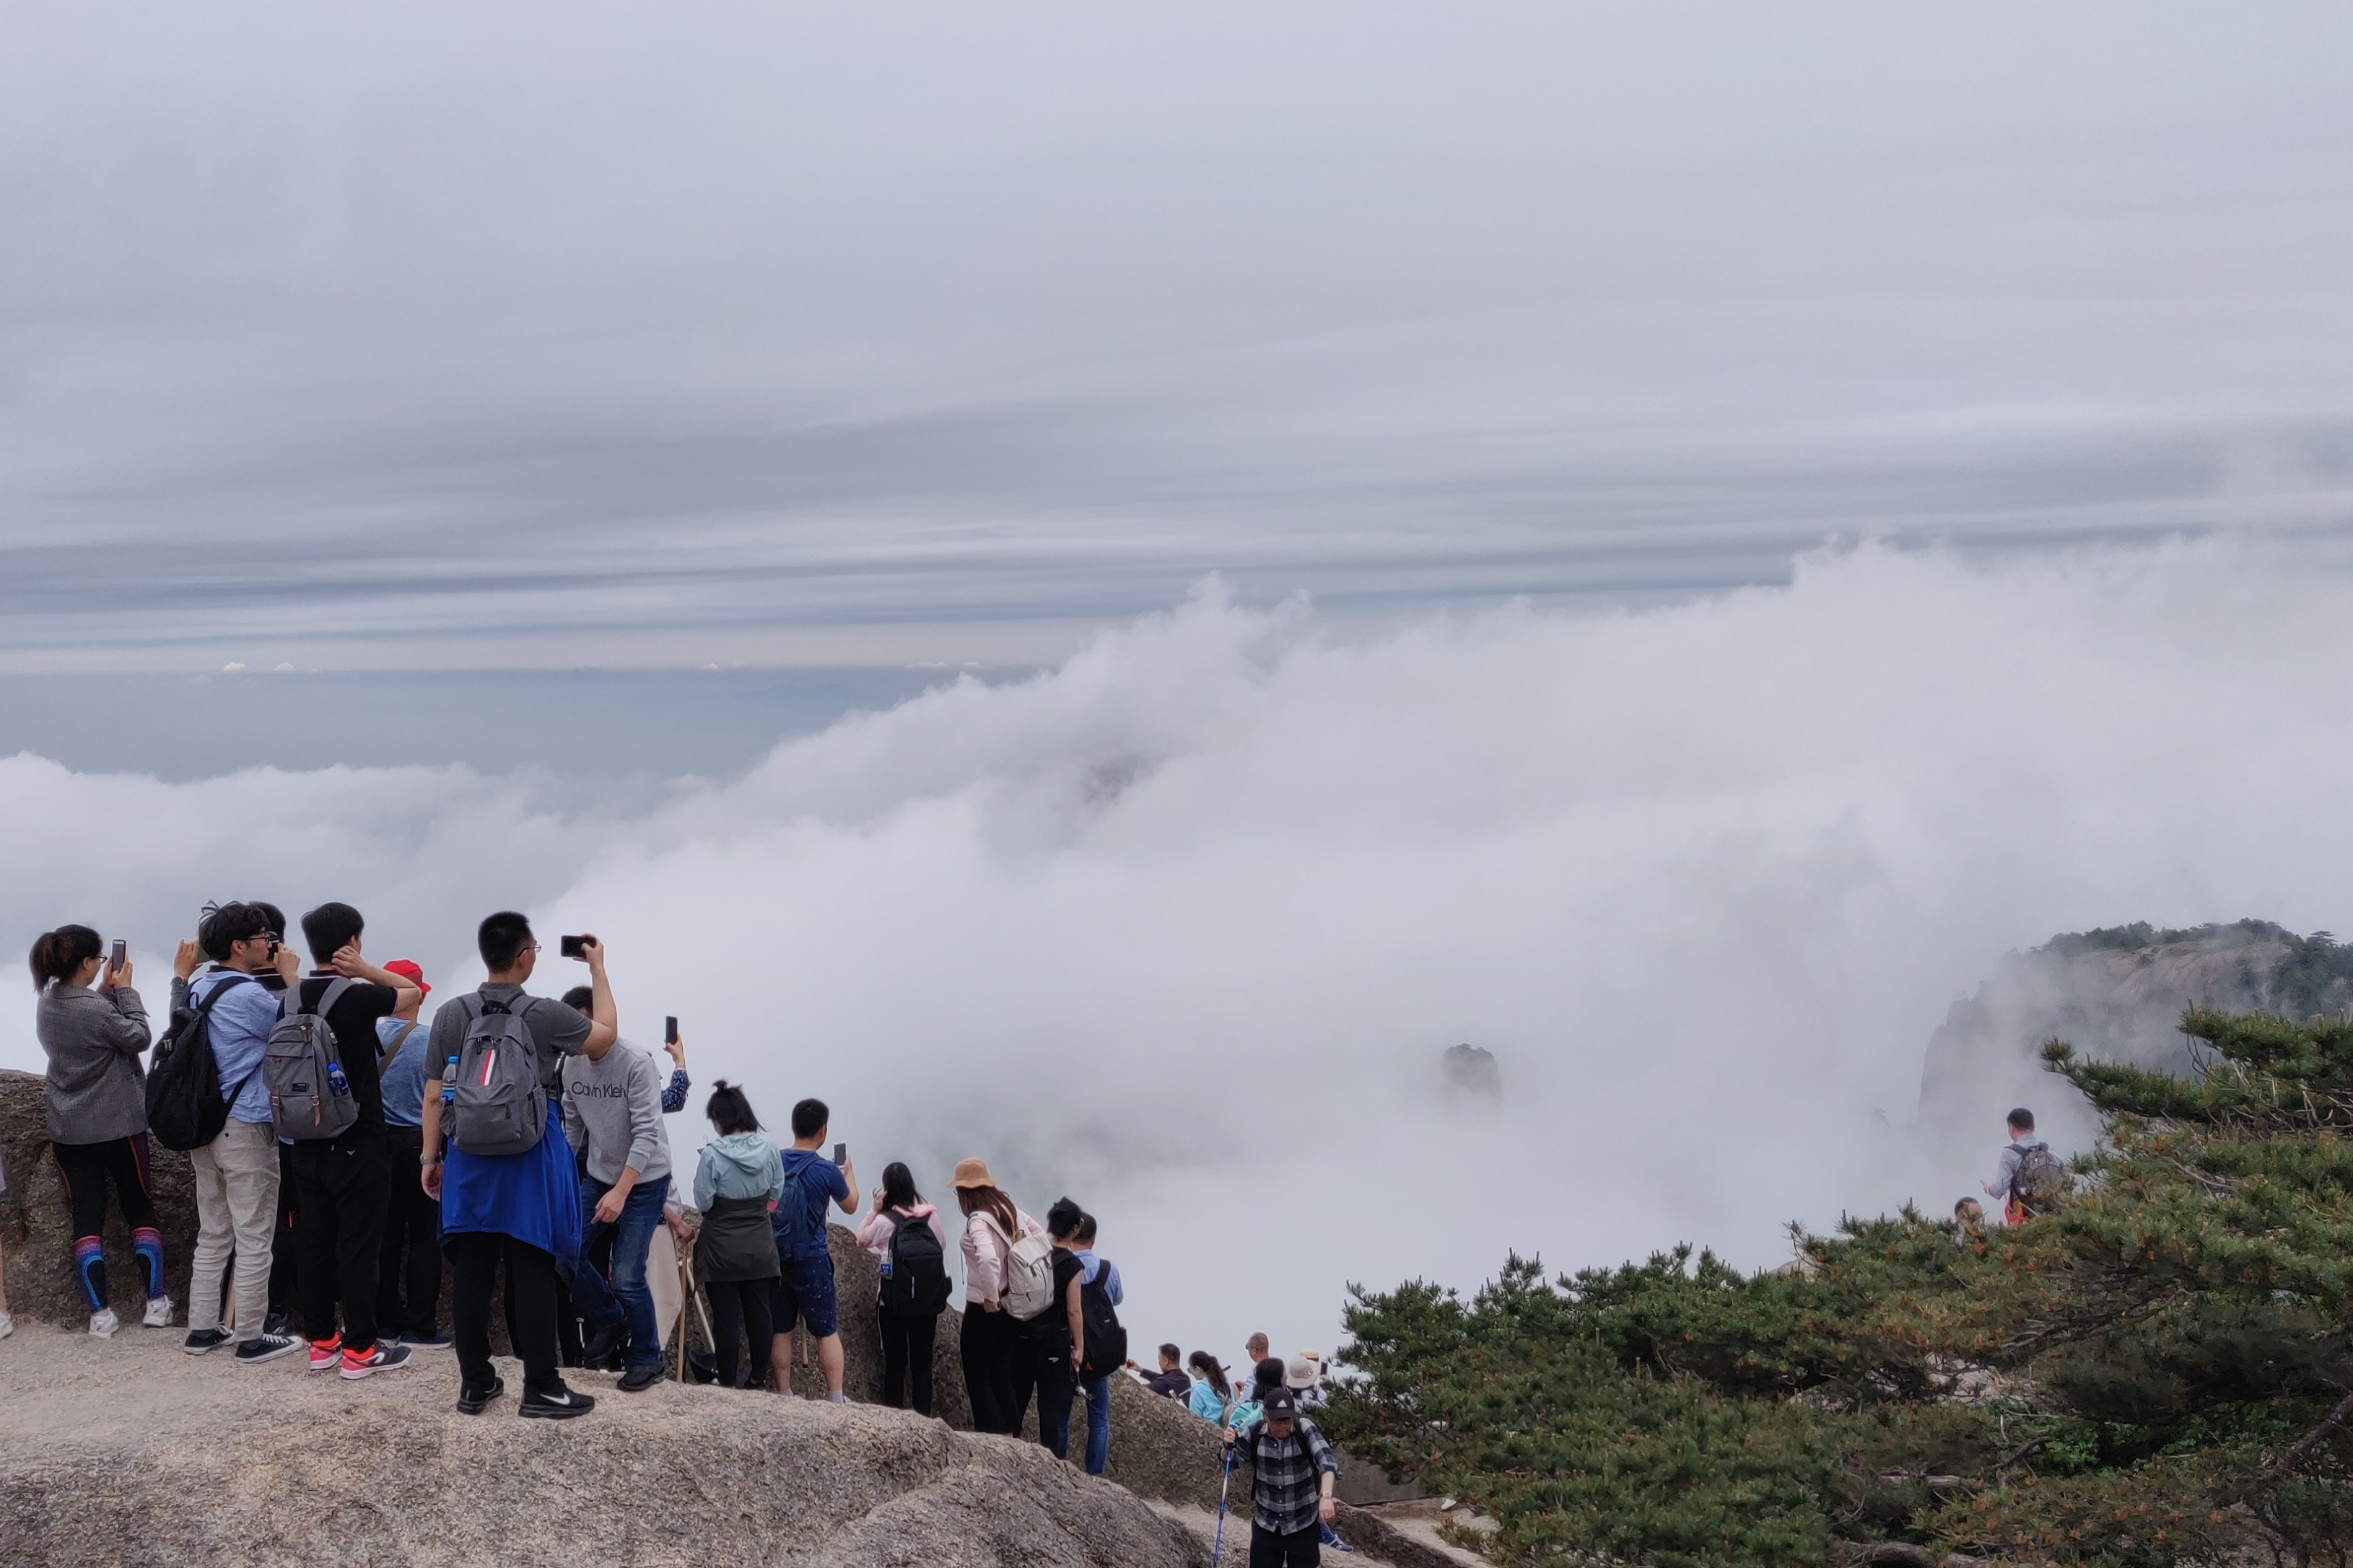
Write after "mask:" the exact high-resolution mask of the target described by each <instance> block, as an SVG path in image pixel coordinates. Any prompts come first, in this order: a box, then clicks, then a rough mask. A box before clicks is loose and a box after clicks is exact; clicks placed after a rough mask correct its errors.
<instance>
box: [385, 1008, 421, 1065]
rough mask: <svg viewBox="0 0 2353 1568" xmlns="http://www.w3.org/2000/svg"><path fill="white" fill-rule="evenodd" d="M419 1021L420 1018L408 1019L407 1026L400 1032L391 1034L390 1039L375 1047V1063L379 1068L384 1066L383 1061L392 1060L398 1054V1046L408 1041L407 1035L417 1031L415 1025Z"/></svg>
mask: <svg viewBox="0 0 2353 1568" xmlns="http://www.w3.org/2000/svg"><path fill="white" fill-rule="evenodd" d="M420 1021H421V1020H419V1019H416V1018H411V1019H410V1020H408V1024H407V1026H406V1027H405V1028H403V1029H402V1030H401V1031H400V1033H398V1034H396V1035H395V1036H393V1037H392V1038H391V1040H390V1041H388V1042H386V1043H385V1045H382V1046H379V1047H376V1053H375V1065H376V1067H377V1068H378V1069H379V1070H380V1069H381V1068H383V1067H384V1065H385V1063H386V1062H388V1061H390V1060H392V1058H395V1057H396V1056H398V1055H399V1054H400V1047H403V1046H405V1045H406V1044H407V1043H408V1037H409V1036H411V1035H413V1034H415V1033H417V1025H418V1023H419V1022H420Z"/></svg>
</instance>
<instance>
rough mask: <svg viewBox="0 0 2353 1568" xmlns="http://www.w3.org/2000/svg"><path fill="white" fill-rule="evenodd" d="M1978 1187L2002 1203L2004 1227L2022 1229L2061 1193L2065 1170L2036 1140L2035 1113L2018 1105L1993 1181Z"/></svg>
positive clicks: (2045, 1144) (2011, 1118) (2047, 1148)
mask: <svg viewBox="0 0 2353 1568" xmlns="http://www.w3.org/2000/svg"><path fill="white" fill-rule="evenodd" d="M2066 1184H2067V1167H2066V1166H2064V1165H2063V1164H2061V1163H2059V1156H2058V1155H2056V1154H2053V1153H2052V1152H2051V1145H2050V1144H2048V1143H2045V1142H2042V1140H2041V1139H2039V1138H2037V1137H2035V1135H2034V1112H2032V1111H2031V1110H2027V1109H2026V1107H2024V1106H2022V1105H2021V1106H2020V1107H2019V1108H2018V1109H2017V1110H2013V1111H2011V1112H2010V1147H2008V1148H2006V1149H2004V1150H2003V1151H2002V1152H2001V1164H2000V1168H1999V1169H1998V1170H1996V1171H1995V1173H1994V1178H1993V1180H1992V1181H1990V1182H1984V1183H1980V1185H1981V1186H1983V1187H1984V1188H1985V1190H1986V1194H1987V1195H1988V1196H1989V1197H1997V1198H2001V1199H2003V1200H2005V1202H2004V1204H2003V1206H2002V1216H2001V1217H2002V1223H2003V1224H2004V1225H2024V1224H2025V1223H2026V1222H2027V1221H2028V1220H2030V1219H2032V1218H2033V1217H2034V1216H2035V1215H2038V1214H2040V1213H2042V1210H2043V1209H2044V1208H2045V1207H2047V1206H2048V1205H2049V1204H2050V1202H2051V1200H2052V1198H2054V1197H2056V1196H2058V1195H2059V1194H2060V1193H2061V1192H2062V1191H2063V1190H2064V1188H2065V1187H2066Z"/></svg>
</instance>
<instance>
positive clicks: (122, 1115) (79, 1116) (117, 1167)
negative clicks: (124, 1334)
mask: <svg viewBox="0 0 2353 1568" xmlns="http://www.w3.org/2000/svg"><path fill="white" fill-rule="evenodd" d="M104 949H105V943H104V942H101V941H100V939H99V934H98V933H97V932H96V931H92V930H90V927H88V926H73V925H69V926H59V927H58V929H57V930H55V931H47V932H44V933H43V934H42V935H41V937H40V938H39V939H38V940H37V941H36V942H34V943H33V955H32V964H33V985H34V988H35V989H36V990H37V991H38V992H39V993H40V994H41V1003H40V1012H39V1015H38V1018H37V1031H38V1033H39V1035H40V1038H41V1049H42V1050H44V1051H46V1052H47V1053H48V1058H49V1073H48V1132H49V1152H51V1153H52V1154H54V1155H56V1156H57V1162H58V1175H59V1176H61V1177H63V1178H64V1181H65V1187H66V1204H67V1206H68V1207H69V1209H70V1210H71V1211H72V1215H73V1229H74V1244H73V1247H74V1272H75V1274H76V1275H78V1276H79V1278H80V1279H81V1289H82V1295H83V1296H84V1297H85V1298H87V1299H88V1300H89V1302H90V1332H91V1333H93V1334H96V1335H97V1336H98V1337H99V1338H100V1339H109V1338H111V1337H112V1336H113V1333H114V1331H115V1330H116V1329H117V1328H119V1327H121V1324H120V1323H119V1322H118V1321H117V1320H116V1318H115V1316H114V1311H113V1309H112V1308H111V1307H109V1306H108V1305H107V1301H108V1300H109V1298H108V1296H107V1290H106V1253H105V1250H104V1247H102V1245H101V1244H100V1239H99V1237H100V1233H101V1232H103V1231H104V1230H105V1228H106V1187H107V1184H108V1183H109V1182H111V1183H112V1184H114V1197H115V1202H116V1203H118V1204H120V1205H121V1208H122V1223H123V1224H124V1225H126V1226H129V1227H130V1229H131V1250H132V1253H133V1254H135V1255H136V1256H137V1257H138V1258H139V1262H140V1267H141V1268H142V1271H143V1272H144V1273H145V1275H146V1280H145V1284H146V1287H147V1315H146V1318H145V1319H144V1320H143V1321H145V1322H146V1324H147V1326H148V1327H150V1328H157V1329H162V1328H169V1327H170V1326H171V1323H172V1299H171V1298H170V1297H169V1296H166V1295H165V1294H164V1237H163V1233H162V1232H160V1231H158V1230H157V1229H156V1228H155V1199H154V1189H153V1183H152V1182H151V1181H150V1179H149V1174H148V1168H147V1075H146V1073H145V1072H143V1071H142V1069H141V1068H140V1065H139V1057H140V1053H142V1051H144V1050H146V1048H147V1042H148V1038H149V1032H148V1028H147V1009H146V1008H145V1007H143V1006H142V1005H140V1002H139V993H138V992H136V991H133V990H132V989H131V965H130V963H128V962H125V963H121V964H120V965H110V964H108V963H106V962H105V959H104V957H103V952H104Z"/></svg>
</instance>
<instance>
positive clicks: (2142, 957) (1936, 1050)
mask: <svg viewBox="0 0 2353 1568" xmlns="http://www.w3.org/2000/svg"><path fill="white" fill-rule="evenodd" d="M2192 1005H2196V1006H2202V1007H2216V1008H2220V1009H2221V1010H2222V1011H2224V1012H2231V1013H2252V1012H2266V1013H2280V1014H2284V1015H2285V1016H2289V1017H2292V1018H2297V1019H2309V1018H2312V1017H2314V1016H2316V1015H2327V1014H2333V1013H2342V1012H2345V1011H2347V1010H2348V1008H2353V946H2347V945H2343V944H2340V943H2339V942H2337V939H2336V937H2335V935H2334V934H2332V933H2331V932H2328V931H2315V932H2313V933H2312V934H2311V935H2309V936H2299V935H2297V934H2296V933H2295V931H2289V930H2288V929H2287V928H2286V927H2284V926H2282V925H2278V924H2275V923H2274V922H2273V921H2261V920H2242V921H2232V923H2230V924H2228V925H2203V926H2195V927H2191V928H2189V929H2186V930H2166V929H2159V928H2158V927H2154V926H2151V925H2149V924H2148V923H2147V921H2136V922H2135V923H2133V924H2131V925H2122V926H2106V927H2102V928H2100V929H2098V930H2094V931H2069V932H2064V933H2062V934H2061V935H2058V936H2054V937H2052V939H2051V940H2050V941H2049V942H2045V943H2044V944H2043V945H2042V946H2041V947H2038V948H2034V949H2031V951H2029V952H2012V953H2008V954H2005V955H2004V956H2003V958H2002V960H2001V962H2000V963H1999V964H1997V965H1996V966H1995V968H1994V972H1993V973H1992V975H1991V976H1990V977H1989V978H1988V979H1987V981H1986V982H1985V984H1982V985H1980V986H1978V989H1977V991H1976V993H1975V994H1972V995H1969V996H1966V997H1963V998H1962V999H1961V1000H1959V1001H1957V1002H1955V1003H1954V1004H1953V1005H1952V1007H1951V1009H1950V1010H1949V1011H1948V1012H1947V1014H1946V1016H1945V1021H1944V1023H1943V1024H1942V1025H1941V1026H1938V1028H1937V1029H1936V1033H1935V1034H1934V1035H1933V1036H1931V1037H1929V1040H1928V1049H1927V1053H1926V1058H1925V1060H1924V1061H1923V1063H1922V1066H1921V1074H1920V1119H1921V1121H1922V1122H1923V1123H1924V1124H1926V1125H1927V1126H1929V1127H1933V1128H1937V1129H1940V1130H1960V1129H1967V1130H1969V1131H1970V1133H1971V1135H1975V1133H1976V1131H1977V1130H1978V1129H1982V1128H1985V1127H1988V1126H1995V1127H1998V1126H1999V1125H2000V1117H2001V1115H2002V1113H2003V1111H2004V1110H2006V1109H2007V1107H2008V1106H2010V1105H2012V1104H2028V1105H2031V1104H2034V1103H2035V1102H2036V1101H2037V1100H2042V1101H2044V1102H2046V1103H2047V1102H2048V1101H2049V1100H2050V1099H2051V1098H2052V1090H2053V1085H2052V1079H2050V1077H2049V1076H2048V1075H2047V1074H2045V1073H2044V1072H2043V1071H2042V1062H2041V1056H2040V1053H2041V1049H2042V1042H2043V1041H2045V1040H2047V1039H2051V1038H2052V1037H2058V1038H2060V1039H2063V1040H2066V1041H2068V1042H2069V1043H2071V1044H2073V1046H2074V1047H2076V1049H2077V1050H2078V1051H2079V1052H2081V1053H2082V1054H2084V1055H2085V1056H2088V1057H2093V1058H2100V1059H2103V1060H2108V1061H2119V1062H2130V1063H2133V1064H2135V1065H2137V1066H2140V1067H2148V1068H2160V1069H2165V1070H2169V1071H2179V1070H2181V1069H2183V1068H2187V1067H2188V1066H2189V1045H2188V1043H2187V1042H2186V1041H2185V1040H2184V1039H2183V1038H2182V1037H2181V1034H2180V1031H2179V1028H2178V1027H2177V1026H2178V1024H2179V1020H2180V1016H2181V1010H2182V1009H2183V1008H2184V1007H2188V1006H2192Z"/></svg>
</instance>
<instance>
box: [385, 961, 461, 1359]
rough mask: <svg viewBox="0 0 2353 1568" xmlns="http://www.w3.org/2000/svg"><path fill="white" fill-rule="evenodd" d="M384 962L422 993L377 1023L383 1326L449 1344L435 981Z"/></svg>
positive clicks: (417, 1340)
mask: <svg viewBox="0 0 2353 1568" xmlns="http://www.w3.org/2000/svg"><path fill="white" fill-rule="evenodd" d="M384 967H385V970H386V971H387V972H388V973H394V974H397V975H400V976H401V977H402V978H404V979H406V980H407V981H409V982H410V983H411V984H414V985H415V986H416V987H417V992H416V994H414V995H410V994H407V993H405V992H404V993H403V994H402V997H401V1005H399V1006H398V1007H396V1008H394V1009H393V1013H392V1016H391V1017H389V1018H379V1019H377V1020H376V1025H375V1036H376V1041H377V1047H376V1068H377V1079H378V1082H379V1083H380V1085H381V1086H382V1088H383V1090H384V1139H385V1161H386V1163H387V1164H388V1165H389V1167H390V1172H391V1174H390V1177H389V1182H390V1188H391V1195H390V1196H389V1197H387V1198H386V1199H385V1205H384V1246H383V1247H382V1248H381V1250H379V1251H378V1252H377V1254H376V1266H375V1326H376V1332H378V1333H379V1334H385V1335H388V1336H392V1337H395V1338H397V1339H398V1340H399V1342H401V1343H402V1344H405V1345H406V1346H407V1347H408V1348H409V1349H411V1350H448V1348H449V1344H450V1341H449V1336H448V1335H447V1334H445V1333H442V1332H441V1331H440V1317H441V1205H439V1204H438V1203H435V1202H434V1201H433V1200H432V1199H431V1198H428V1197H427V1196H426V1195H425V1188H424V1176H425V1095H426V1080H427V1077H428V1076H429V1077H430V1078H431V1079H432V1080H433V1092H434V1093H435V1094H437V1095H438V1093H439V1092H440V1088H441V1086H440V1078H441V1075H440V1074H439V1073H438V1071H429V1069H428V1068H427V1062H426V1059H425V1058H426V1054H427V1045H426V1041H427V1037H429V1036H430V1035H431V1034H432V1031H431V1030H430V1029H428V1028H427V1026H426V1025H425V1022H424V1020H423V1019H422V1018H421V1017H420V1016H418V1015H419V1014H420V1013H421V1012H422V1010H423V1007H424V1003H425V998H427V996H430V995H431V994H433V987H432V986H431V985H429V984H426V980H425V970H424V967H423V966H422V965H420V964H419V963H417V961H416V960H414V959H409V958H396V959H394V960H393V961H392V962H391V963H387V964H385V966H384ZM434 1065H435V1066H437V1067H438V1063H437V1064H434Z"/></svg>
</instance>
